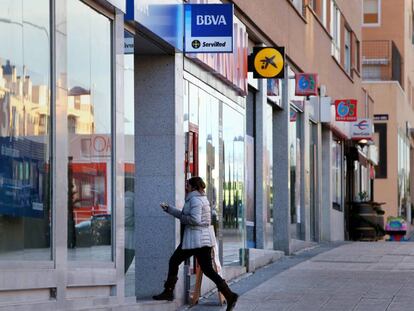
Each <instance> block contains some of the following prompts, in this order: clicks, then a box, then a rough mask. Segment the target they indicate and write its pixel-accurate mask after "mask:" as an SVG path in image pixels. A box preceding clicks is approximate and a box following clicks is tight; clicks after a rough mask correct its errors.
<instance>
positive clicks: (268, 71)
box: [251, 47, 285, 78]
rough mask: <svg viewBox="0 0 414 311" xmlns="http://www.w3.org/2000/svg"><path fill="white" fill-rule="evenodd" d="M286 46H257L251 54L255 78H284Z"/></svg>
mask: <svg viewBox="0 0 414 311" xmlns="http://www.w3.org/2000/svg"><path fill="white" fill-rule="evenodd" d="M284 55H285V51H284V48H274V47H255V48H253V55H252V56H251V65H252V66H251V68H252V70H251V71H253V77H254V78H283V75H284V70H283V69H284V63H285V57H284Z"/></svg>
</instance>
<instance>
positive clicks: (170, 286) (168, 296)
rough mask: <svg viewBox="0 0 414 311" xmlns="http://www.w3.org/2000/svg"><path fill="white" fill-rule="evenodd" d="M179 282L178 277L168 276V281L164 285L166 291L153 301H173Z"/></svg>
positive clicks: (153, 297) (154, 297)
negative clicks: (176, 285)
mask: <svg viewBox="0 0 414 311" xmlns="http://www.w3.org/2000/svg"><path fill="white" fill-rule="evenodd" d="M177 281H178V278H177V277H176V276H168V278H167V281H165V283H164V291H163V292H162V293H161V294H159V295H155V296H152V299H154V300H168V301H173V300H174V288H175V284H176V283H177Z"/></svg>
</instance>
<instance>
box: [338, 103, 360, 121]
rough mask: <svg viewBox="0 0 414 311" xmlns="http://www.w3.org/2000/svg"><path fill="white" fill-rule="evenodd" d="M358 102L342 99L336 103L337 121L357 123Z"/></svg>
mask: <svg viewBox="0 0 414 311" xmlns="http://www.w3.org/2000/svg"><path fill="white" fill-rule="evenodd" d="M357 104H358V102H357V100H355V99H340V100H336V101H335V120H336V121H345V122H355V121H357V118H358V115H357V111H358V110H357Z"/></svg>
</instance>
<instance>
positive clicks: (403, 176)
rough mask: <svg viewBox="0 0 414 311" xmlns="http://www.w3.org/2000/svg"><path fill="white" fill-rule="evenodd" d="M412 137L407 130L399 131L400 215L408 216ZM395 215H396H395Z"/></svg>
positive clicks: (409, 207)
mask: <svg viewBox="0 0 414 311" xmlns="http://www.w3.org/2000/svg"><path fill="white" fill-rule="evenodd" d="M410 180H411V178H410V139H409V138H408V137H407V135H406V134H405V131H403V130H401V129H400V130H399V131H398V216H402V217H404V218H407V216H408V209H411V198H410V183H411V182H410ZM393 216H394V215H393Z"/></svg>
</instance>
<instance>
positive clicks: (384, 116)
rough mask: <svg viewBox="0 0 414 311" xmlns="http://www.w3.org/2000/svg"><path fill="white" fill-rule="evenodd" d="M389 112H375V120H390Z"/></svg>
mask: <svg viewBox="0 0 414 311" xmlns="http://www.w3.org/2000/svg"><path fill="white" fill-rule="evenodd" d="M388 119H389V117H388V114H374V121H388Z"/></svg>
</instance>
